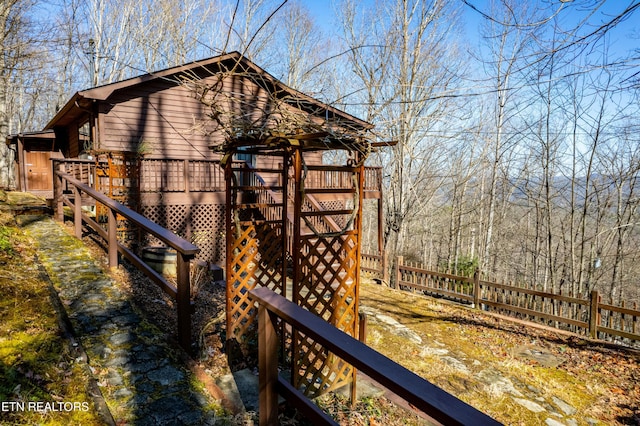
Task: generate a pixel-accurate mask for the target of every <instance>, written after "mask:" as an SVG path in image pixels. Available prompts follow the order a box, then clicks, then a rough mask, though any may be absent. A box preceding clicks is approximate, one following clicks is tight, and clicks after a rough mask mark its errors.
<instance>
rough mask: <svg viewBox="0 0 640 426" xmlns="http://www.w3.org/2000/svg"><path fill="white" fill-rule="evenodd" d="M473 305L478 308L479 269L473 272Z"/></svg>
mask: <svg viewBox="0 0 640 426" xmlns="http://www.w3.org/2000/svg"><path fill="white" fill-rule="evenodd" d="M473 306H474V308H476V309H480V269H479V268H476V270H475V271H474V272H473Z"/></svg>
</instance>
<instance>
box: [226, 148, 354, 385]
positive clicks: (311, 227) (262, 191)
mask: <svg viewBox="0 0 640 426" xmlns="http://www.w3.org/2000/svg"><path fill="white" fill-rule="evenodd" d="M283 155H284V158H283V161H282V162H281V163H280V164H285V165H286V164H290V166H288V167H283V170H272V169H259V168H253V169H250V168H249V169H248V168H247V166H246V165H243V166H239V165H237V164H233V165H231V164H228V165H227V185H228V189H227V191H228V192H227V199H228V200H230V204H229V207H230V208H229V210H228V212H227V227H228V231H227V236H228V238H227V339H234V340H235V342H237V343H239V344H240V345H247V344H250V343H251V342H256V341H257V339H256V336H255V324H256V311H257V310H256V307H255V306H254V305H253V304H252V303H250V302H249V301H248V291H249V290H251V289H253V288H255V287H256V286H267V287H269V288H271V289H273V290H274V291H276V292H277V293H280V294H283V295H284V296H285V297H287V298H289V299H290V300H293V301H294V302H295V303H297V304H298V305H300V306H302V307H304V308H306V309H308V310H309V311H311V312H314V313H316V314H317V315H319V316H321V317H322V318H324V319H325V320H326V321H328V322H329V323H331V324H332V325H334V326H335V327H337V328H339V329H340V330H342V331H344V332H346V333H348V334H350V335H352V336H354V337H357V332H358V286H359V274H358V268H359V265H358V262H359V251H360V234H361V233H360V221H361V219H360V218H361V208H360V206H361V205H362V202H361V201H362V178H363V174H362V166H358V167H347V166H310V165H309V166H306V165H304V162H303V155H302V150H301V149H293V151H292V157H291V158H292V161H288V159H289V155H287V154H283ZM289 167H290V168H291V173H288V171H289V170H288V169H289ZM265 173H267V174H272V175H273V174H279V176H280V177H279V179H277V182H278V184H276V185H266V184H265V182H274V181H276V180H275V179H267V178H264V177H263V174H265ZM336 174H338V175H341V176H346V177H347V178H346V179H344V182H345V183H344V184H342V185H340V186H339V187H333V186H332V185H327V184H326V182H327V181H328V179H320V180H319V181H315V180H316V179H317V178H318V177H319V176H320V177H321V176H325V175H326V176H327V177H330V176H335V175H336ZM307 176H314V177H315V178H316V179H314V181H311V180H310V181H309V182H306V183H307V185H305V179H306V177H307ZM323 182H324V183H323ZM315 194H322V195H323V197H324V198H327V197H328V198H331V195H332V194H340V195H339V197H337V198H339V199H341V200H342V201H331V202H325V203H320V202H318V201H317V200H316V199H315V197H314V195H315ZM345 199H347V200H349V201H351V200H353V203H351V207H350V208H346V205H345V204H348V203H346V202H345V201H344V200H345ZM288 264H291V268H290V269H288V268H287V265H288ZM288 288H289V289H291V290H287V289H288ZM283 332H284V331H283ZM281 338H282V339H283V340H289V339H290V340H291V342H292V343H293V344H292V347H291V348H290V349H289V350H291V353H290V355H291V357H292V366H291V368H292V380H293V384H294V385H295V386H296V387H297V388H298V389H301V390H303V391H304V392H305V393H306V395H307V396H309V397H315V396H318V395H321V394H322V393H325V392H328V391H331V390H333V389H336V388H338V387H342V386H343V385H345V384H348V383H352V382H354V381H355V371H354V369H353V368H352V367H351V366H350V365H348V364H346V363H344V362H342V361H341V360H339V359H337V358H336V357H335V355H333V354H330V353H329V352H328V351H326V349H324V348H323V347H321V346H319V345H317V344H316V343H315V342H313V341H311V340H309V339H308V338H307V337H305V336H303V335H301V334H300V333H298V332H296V331H295V330H293V333H292V334H291V335H287V336H281ZM246 350H250V349H249V348H247V349H246Z"/></svg>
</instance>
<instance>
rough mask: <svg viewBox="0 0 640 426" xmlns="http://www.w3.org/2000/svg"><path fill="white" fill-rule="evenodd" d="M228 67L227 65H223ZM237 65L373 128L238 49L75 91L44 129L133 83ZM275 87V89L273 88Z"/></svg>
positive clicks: (306, 102) (299, 100) (269, 86)
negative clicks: (294, 85)
mask: <svg viewBox="0 0 640 426" xmlns="http://www.w3.org/2000/svg"><path fill="white" fill-rule="evenodd" d="M224 67H226V68H224ZM216 68H217V69H218V70H220V71H221V70H223V69H225V70H226V69H235V68H240V69H241V70H243V71H250V72H252V73H254V74H257V75H259V76H260V82H261V83H262V84H263V85H264V88H265V89H266V90H269V91H272V92H273V91H277V92H279V93H282V95H283V96H288V97H291V98H292V99H295V101H296V102H295V105H296V106H298V107H299V108H301V109H307V110H308V111H309V112H312V111H316V112H317V111H318V110H321V111H323V113H324V114H325V116H326V117H329V116H331V117H336V118H339V119H342V120H346V121H348V122H349V123H350V124H351V125H352V126H355V127H359V128H361V129H363V130H368V129H371V128H373V125H372V124H371V123H368V122H366V121H364V120H361V119H359V118H357V117H355V116H353V115H351V114H348V113H346V112H344V111H342V110H339V109H337V108H334V107H332V106H330V105H328V104H325V103H323V102H321V101H319V100H318V99H315V98H313V97H311V96H308V95H305V94H304V93H302V92H300V91H298V90H295V89H292V88H291V87H288V86H287V85H285V84H284V83H282V82H281V81H279V80H278V79H276V78H275V77H273V76H272V75H271V74H269V73H268V72H266V71H265V70H263V69H262V68H260V67H259V66H257V65H256V64H254V63H253V62H251V61H250V60H249V59H247V58H246V57H244V56H243V55H242V54H241V53H239V52H231V53H226V54H222V55H219V56H214V57H212V58H208V59H203V60H199V61H194V62H190V63H187V64H184V65H180V66H176V67H172V68H167V69H164V70H161V71H156V72H153V73H149V74H143V75H140V76H138V77H133V78H129V79H127V80H122V81H119V82H116V83H110V84H106V85H103V86H98V87H94V88H92V89H87V90H83V91H80V92H76V94H75V95H73V97H72V98H71V99H70V100H69V101H68V102H67V103H66V104H65V105H64V106H63V107H62V108H61V109H60V110H59V111H58V112H57V113H56V115H55V116H54V117H53V118H52V119H51V121H49V123H48V124H47V125H46V126H45V128H44V130H48V129H53V128H54V127H56V126H61V125H65V124H68V123H70V122H72V121H73V120H74V119H75V118H77V117H78V116H80V115H82V114H84V113H86V111H87V109H88V108H89V107H90V106H91V104H92V103H93V102H94V101H105V100H107V99H109V97H110V96H111V95H113V94H114V93H115V92H117V91H122V90H127V89H128V88H131V87H133V86H136V85H139V84H144V83H147V82H150V81H153V80H158V79H164V80H170V81H172V82H175V83H176V84H179V83H181V82H182V80H181V78H180V76H185V75H190V74H193V73H196V72H198V71H200V70H206V71H208V72H214V71H213V70H215V69H216ZM274 89H275V90H274Z"/></svg>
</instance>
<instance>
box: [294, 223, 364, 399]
mask: <svg viewBox="0 0 640 426" xmlns="http://www.w3.org/2000/svg"><path fill="white" fill-rule="evenodd" d="M357 242H358V235H357V234H356V233H354V232H346V233H344V234H342V235H339V236H335V237H326V238H321V237H304V238H302V239H301V256H299V257H298V259H299V260H298V268H299V274H298V276H299V277H300V281H299V283H298V284H297V285H295V284H294V290H293V291H294V297H295V298H296V301H297V303H298V305H300V306H302V307H304V308H306V309H308V310H309V311H311V312H315V313H316V314H317V315H318V316H320V317H322V318H324V319H325V320H326V321H327V322H329V323H330V324H332V325H333V326H335V327H336V328H338V329H340V330H342V331H344V332H345V333H348V334H350V335H351V336H354V337H355V336H356V335H357V327H358V324H357V319H358V307H357V283H358V280H357V269H356V267H357V248H358V245H357ZM294 345H295V349H294V354H295V355H294V356H295V364H296V366H298V371H297V374H296V375H294V384H295V385H296V387H298V388H299V389H304V392H305V394H306V395H307V396H308V397H310V398H313V397H316V396H319V395H321V394H322V393H325V392H327V391H329V390H331V389H335V388H337V387H340V386H343V385H345V384H347V383H349V382H351V381H352V380H353V372H354V370H353V369H352V368H351V367H350V366H349V365H347V364H345V363H344V362H342V361H340V360H338V359H336V358H335V356H334V355H332V354H330V353H329V352H327V351H326V350H324V349H323V348H322V347H319V346H318V345H316V344H315V343H313V342H311V341H309V340H308V339H307V338H305V337H304V336H302V335H300V334H299V333H296V334H295V336H294ZM303 367H304V368H303Z"/></svg>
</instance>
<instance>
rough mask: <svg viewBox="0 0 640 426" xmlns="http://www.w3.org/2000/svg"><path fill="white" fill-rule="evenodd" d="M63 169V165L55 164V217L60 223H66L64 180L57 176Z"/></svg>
mask: <svg viewBox="0 0 640 426" xmlns="http://www.w3.org/2000/svg"><path fill="white" fill-rule="evenodd" d="M60 168H61V164H60V163H59V162H57V161H54V162H53V210H54V215H53V217H54V218H55V220H57V221H58V222H62V221H64V210H63V203H62V178H61V177H60V176H58V175H57V174H56V172H57V171H58V170H59V169H60Z"/></svg>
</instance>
